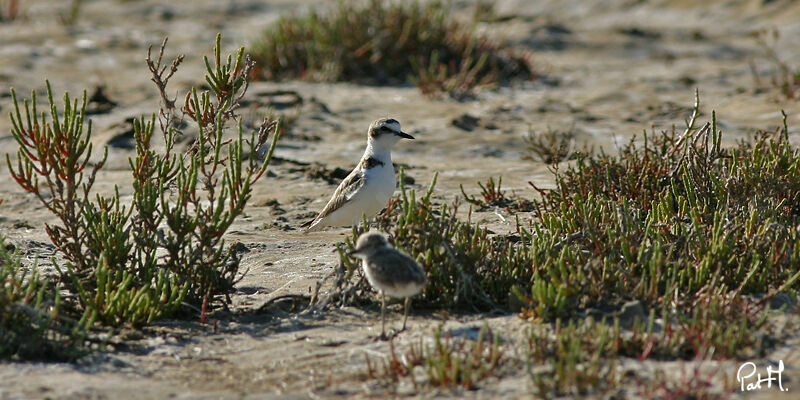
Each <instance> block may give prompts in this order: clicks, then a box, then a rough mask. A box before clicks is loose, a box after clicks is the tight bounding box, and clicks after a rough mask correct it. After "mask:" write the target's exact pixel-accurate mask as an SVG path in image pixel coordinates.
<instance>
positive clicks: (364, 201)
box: [301, 118, 414, 232]
mask: <svg viewBox="0 0 800 400" xmlns="http://www.w3.org/2000/svg"><path fill="white" fill-rule="evenodd" d="M402 138H405V139H414V137H413V136H411V135H409V134H407V133H405V132H403V131H402V130H401V129H400V123H399V122H397V120H394V119H391V118H381V119H379V120H377V121H375V122H373V123H372V125H370V126H369V130H368V131H367V149H366V150H365V151H364V155H363V156H361V161H359V162H358V165H356V167H355V168H354V169H353V171H352V172H350V175H347V177H346V178H344V180H343V181H342V183H340V184H339V187H337V188H336V191H335V192H333V196H332V197H331V199H330V200H329V201H328V204H327V205H326V206H325V208H323V209H322V211H321V212H320V213H319V215H317V217H316V218H314V219H313V220H311V221H309V222H306V223H305V224H303V225H301V227H303V228H306V232H310V231H314V230H317V229H320V228H323V227H326V226H345V225H358V223H359V222H360V221H361V218H363V216H366V217H367V218H372V217H373V216H374V215H375V214H377V213H378V212H379V211H381V210H382V209H383V208H384V207H386V203H387V202H388V201H389V198H390V197H392V194H394V189H395V186H396V185H397V183H396V181H395V177H394V166H393V165H392V153H391V150H392V146H394V144H395V143H397V142H398V141H399V140H400V139H402Z"/></svg>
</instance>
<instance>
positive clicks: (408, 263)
mask: <svg viewBox="0 0 800 400" xmlns="http://www.w3.org/2000/svg"><path fill="white" fill-rule="evenodd" d="M349 254H350V255H353V256H356V257H358V258H361V260H362V261H361V265H362V267H363V268H364V274H366V275H367V280H368V281H369V283H370V285H372V287H374V288H375V289H377V290H378V291H379V292H380V294H381V338H385V337H386V329H385V328H386V295H389V296H392V297H400V298H402V297H405V304H404V305H403V329H402V330H405V329H406V319H408V308H409V307H410V306H411V296H414V295H416V294H418V293H419V292H420V291H422V288H423V287H425V270H424V269H422V266H420V265H419V263H417V262H416V261H415V260H414V259H413V258H411V257H410V256H409V255H408V254H406V253H404V252H402V251H400V250H398V249H396V248H394V247H392V246H391V245H390V244H389V241H388V240H387V239H386V236H385V235H384V234H382V233H380V232H375V231H370V232H366V233H362V234H361V236H359V237H358V240H357V241H356V248H355V250H353V251H351V252H350V253H349Z"/></svg>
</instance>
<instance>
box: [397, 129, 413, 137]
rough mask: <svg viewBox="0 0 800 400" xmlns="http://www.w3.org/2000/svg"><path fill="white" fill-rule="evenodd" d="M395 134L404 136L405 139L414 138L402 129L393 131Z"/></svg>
mask: <svg viewBox="0 0 800 400" xmlns="http://www.w3.org/2000/svg"><path fill="white" fill-rule="evenodd" d="M395 135H397V136H400V137H401V138H405V139H414V137H413V136H411V135H409V134H407V133H405V132H403V131H400V132H399V133H395Z"/></svg>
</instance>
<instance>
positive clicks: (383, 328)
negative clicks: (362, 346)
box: [381, 290, 386, 338]
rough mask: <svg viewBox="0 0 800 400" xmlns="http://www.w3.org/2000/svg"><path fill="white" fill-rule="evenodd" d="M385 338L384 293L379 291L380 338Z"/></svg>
mask: <svg viewBox="0 0 800 400" xmlns="http://www.w3.org/2000/svg"><path fill="white" fill-rule="evenodd" d="M385 337H386V293H383V290H381V338H385Z"/></svg>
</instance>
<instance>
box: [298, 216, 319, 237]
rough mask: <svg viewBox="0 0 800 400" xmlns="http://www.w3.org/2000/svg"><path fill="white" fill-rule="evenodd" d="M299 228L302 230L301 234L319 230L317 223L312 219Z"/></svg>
mask: <svg viewBox="0 0 800 400" xmlns="http://www.w3.org/2000/svg"><path fill="white" fill-rule="evenodd" d="M300 228H303V233H304V234H305V233H308V232H314V231H316V230H318V229H319V228H320V224H319V221H318V220H317V219H316V218H314V219H312V220H311V221H308V222H305V223H303V224H302V225H300Z"/></svg>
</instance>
